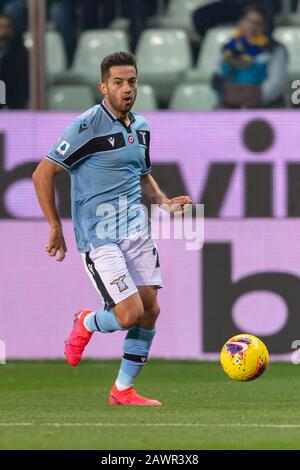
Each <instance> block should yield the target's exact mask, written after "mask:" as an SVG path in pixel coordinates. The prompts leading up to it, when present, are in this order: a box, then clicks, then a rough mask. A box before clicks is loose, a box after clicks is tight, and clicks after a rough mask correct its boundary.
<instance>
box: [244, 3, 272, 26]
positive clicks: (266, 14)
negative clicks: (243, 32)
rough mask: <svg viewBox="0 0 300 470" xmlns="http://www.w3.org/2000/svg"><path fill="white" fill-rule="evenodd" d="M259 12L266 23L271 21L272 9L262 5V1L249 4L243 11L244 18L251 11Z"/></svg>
mask: <svg viewBox="0 0 300 470" xmlns="http://www.w3.org/2000/svg"><path fill="white" fill-rule="evenodd" d="M253 12H254V13H258V14H259V15H260V16H261V17H262V19H263V21H264V23H265V24H268V22H269V21H270V10H269V9H268V8H267V7H266V6H265V5H261V4H260V3H253V4H252V5H247V6H246V7H245V8H244V10H243V13H242V18H245V16H247V15H248V14H249V13H253Z"/></svg>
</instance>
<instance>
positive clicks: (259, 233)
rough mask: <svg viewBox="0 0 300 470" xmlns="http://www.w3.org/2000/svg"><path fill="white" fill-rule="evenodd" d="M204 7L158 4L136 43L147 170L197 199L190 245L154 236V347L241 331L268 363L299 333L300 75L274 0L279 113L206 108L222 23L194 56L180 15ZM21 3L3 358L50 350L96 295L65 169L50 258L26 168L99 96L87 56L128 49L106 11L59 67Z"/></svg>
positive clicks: (208, 355) (110, 350) (8, 158)
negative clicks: (281, 65)
mask: <svg viewBox="0 0 300 470" xmlns="http://www.w3.org/2000/svg"><path fill="white" fill-rule="evenodd" d="M204 3H208V2H205V1H204V0H202V1H200V0H198V1H197V0H193V1H187V2H180V1H179V0H169V2H163V1H162V2H158V9H157V11H156V16H155V17H152V18H150V19H149V22H148V27H147V29H146V30H145V31H144V32H143V33H142V34H141V36H140V38H139V43H138V46H137V59H138V67H139V78H140V83H141V86H140V95H139V100H138V103H137V106H136V107H135V109H136V110H138V111H139V112H144V113H145V116H146V117H147V118H148V119H149V122H150V126H151V130H152V142H151V156H152V162H153V174H154V176H155V177H157V179H158V181H159V182H160V184H161V186H162V188H163V189H164V190H165V191H166V193H167V194H168V195H169V196H175V195H177V194H181V193H183V194H185V193H186V194H190V195H191V196H192V198H193V201H194V202H195V203H204V204H205V246H204V249H203V250H202V251H201V252H195V251H194V252H193V251H191V252H189V251H186V250H185V247H184V242H183V241H176V240H171V241H165V240H164V241H158V245H159V249H160V256H161V265H162V272H163V279H164V289H162V291H161V292H160V294H159V297H160V303H161V307H162V313H161V316H160V318H159V322H158V334H157V338H156V340H155V343H154V345H153V352H152V355H153V356H154V357H162V358H171V359H172V358H174V359H175V358H177V359H182V358H188V359H200V360H203V359H204V360H205V359H208V360H210V359H216V358H217V357H218V351H219V350H220V348H221V346H222V344H223V342H224V340H225V339H226V338H228V337H230V336H231V335H233V334H235V333H238V332H245V331H247V332H248V333H253V334H256V335H258V336H259V337H261V338H262V339H263V340H264V341H265V343H266V344H267V346H268V348H269V349H270V352H271V354H272V357H273V358H274V359H284V360H289V359H290V356H291V354H292V352H293V349H292V343H293V341H294V340H297V334H298V333H297V332H299V330H300V317H299V311H300V309H299V307H300V305H299V303H300V301H299V295H298V291H299V287H300V248H299V241H298V238H299V235H298V234H299V220H298V217H299V214H300V204H299V200H300V199H299V190H300V185H299V178H298V177H299V176H300V165H299V163H298V160H299V157H298V153H299V144H300V131H299V129H300V125H299V124H300V118H299V111H298V109H288V108H292V107H293V105H292V103H291V95H292V89H291V82H292V80H294V79H295V78H297V73H299V72H300V63H299V59H298V56H299V54H297V52H296V51H297V47H298V46H297V44H298V43H297V40H298V41H299V38H300V22H299V23H298V24H299V26H298V25H297V18H298V16H297V12H296V13H294V14H293V15H292V17H291V16H290V15H291V14H290V11H289V9H288V4H289V3H290V2H288V1H287V2H282V3H283V5H282V11H281V13H280V14H279V15H278V16H277V17H276V27H275V33H274V34H275V36H276V37H278V38H280V39H281V40H282V42H284V43H285V45H286V47H287V49H288V51H289V83H287V87H286V90H287V91H286V97H285V98H286V100H285V103H286V109H272V110H261V109H260V110H252V111H246V110H242V111H220V110H213V108H214V107H215V104H216V98H215V96H214V93H213V91H212V89H211V88H210V82H209V80H210V77H211V74H212V72H213V70H214V67H215V65H216V59H217V51H218V50H219V49H220V47H221V44H222V43H224V41H225V39H226V38H227V37H228V35H229V34H230V33H231V32H232V25H229V26H228V25H221V26H218V27H217V28H213V29H212V30H210V31H208V32H207V34H206V36H205V37H204V38H203V39H202V42H201V51H200V53H199V57H198V56H197V57H195V58H194V60H193V53H194V52H193V51H194V50H195V43H196V45H197V41H198V42H200V39H199V38H197V35H196V33H195V31H193V28H192V23H191V12H192V11H193V10H194V9H195V8H196V7H198V6H199V5H200V4H204ZM28 4H29V6H30V7H31V8H32V10H31V13H30V17H29V21H30V22H29V25H31V26H34V27H33V29H32V31H31V32H27V33H25V35H24V40H25V44H26V46H27V47H28V49H29V50H30V51H31V55H32V56H31V57H32V62H31V100H30V105H29V109H27V110H25V111H24V110H23V111H12V110H7V109H3V110H2V111H1V113H0V240H1V247H2V254H1V283H0V298H1V303H0V325H1V329H0V340H1V341H4V342H5V344H6V351H7V359H18V358H22V359H24V358H28V359H38V358H62V357H63V341H64V339H65V336H66V334H67V332H68V331H69V327H70V319H71V317H72V313H73V312H74V311H76V310H77V309H78V308H80V307H89V308H92V309H93V308H97V307H98V305H99V298H98V296H97V293H96V292H95V291H94V290H93V288H92V286H91V285H90V281H89V280H88V278H87V276H86V274H85V272H84V270H83V266H82V264H81V260H80V257H79V255H78V253H77V252H76V249H75V243H74V238H73V229H72V224H71V221H70V209H69V195H68V185H69V182H68V177H67V175H63V176H60V177H59V180H58V187H57V196H58V200H59V207H60V212H61V215H62V217H63V219H64V221H63V222H64V230H65V236H66V239H67V244H68V248H69V251H68V255H67V258H66V260H65V261H64V262H63V263H62V264H59V263H55V262H54V261H53V259H50V258H48V257H47V256H46V255H45V252H44V246H45V244H46V242H47V237H48V226H47V223H46V222H45V221H44V220H42V217H41V212H40V209H39V208H38V205H37V202H36V198H35V196H34V189H33V185H32V181H31V174H32V171H33V170H34V168H35V166H36V163H37V162H38V161H39V160H40V159H41V158H42V157H43V155H45V154H46V152H47V151H48V150H49V148H50V147H51V146H52V145H53V143H54V142H56V140H57V138H58V136H59V135H60V134H61V132H62V130H63V129H64V128H65V127H66V125H67V124H68V123H69V122H70V121H71V120H72V119H73V118H74V116H75V115H77V114H78V112H80V111H82V110H84V109H86V108H87V107H89V106H91V105H93V104H94V103H95V100H96V99H98V100H99V98H97V97H96V87H95V83H96V82H97V73H98V68H99V63H100V61H101V58H102V57H103V56H105V55H106V54H107V53H110V52H112V51H115V50H116V49H117V50H119V49H129V42H128V30H127V29H126V28H127V27H128V24H127V23H126V20H124V19H123V20H122V19H120V18H117V19H115V20H114V21H113V23H112V25H111V27H110V28H108V29H105V30H97V31H88V32H83V33H81V35H79V39H78V42H77V48H76V52H75V56H74V60H73V65H72V66H71V68H69V69H68V70H67V58H66V53H65V51H64V44H63V40H62V38H61V36H60V34H59V33H58V32H57V31H55V30H53V28H52V25H51V24H47V23H46V22H45V24H42V23H41V22H40V21H37V20H40V19H41V18H42V16H41V15H43V14H45V8H44V10H43V8H42V7H41V5H42V4H43V2H36V1H34V0H30V2H29V3H28ZM291 18H292V19H293V21H291ZM149 26H151V29H150V28H149ZM28 28H29V26H28ZM44 28H46V31H45V30H44ZM153 28H155V29H153ZM29 29H30V28H29ZM43 38H44V39H45V54H44V53H43V47H42V42H41V40H42V39H43ZM35 41H36V42H35ZM194 55H195V54H194ZM43 64H44V65H45V67H43ZM297 67H298V68H297ZM87 70H89V71H90V72H91V73H86V71H87ZM96 71H97V72H96ZM43 76H44V78H45V80H43V79H42V78H43ZM166 108H169V109H166ZM122 337H123V335H122V334H121V333H120V334H118V333H117V334H115V335H104V336H103V338H101V341H98V338H96V339H94V341H92V344H91V345H90V346H89V348H88V350H87V355H86V356H87V357H92V358H114V357H119V356H120V352H121V347H122Z"/></svg>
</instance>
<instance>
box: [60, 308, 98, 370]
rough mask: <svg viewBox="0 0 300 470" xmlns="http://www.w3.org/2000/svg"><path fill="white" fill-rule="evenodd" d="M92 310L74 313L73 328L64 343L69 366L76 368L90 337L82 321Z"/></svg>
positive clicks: (90, 334)
mask: <svg viewBox="0 0 300 470" xmlns="http://www.w3.org/2000/svg"><path fill="white" fill-rule="evenodd" d="M90 313H92V310H79V312H77V313H75V320H74V327H73V330H72V331H71V333H70V336H69V338H68V339H67V340H66V341H65V356H66V359H67V361H68V363H69V364H70V365H71V366H74V367H75V366H77V365H78V364H79V362H80V361H81V356H82V353H83V351H84V348H85V347H86V345H87V344H88V342H89V340H90V339H91V337H92V334H93V333H91V332H90V331H88V330H87V329H86V327H85V326H84V324H83V320H84V319H85V317H86V316H87V315H89V314H90Z"/></svg>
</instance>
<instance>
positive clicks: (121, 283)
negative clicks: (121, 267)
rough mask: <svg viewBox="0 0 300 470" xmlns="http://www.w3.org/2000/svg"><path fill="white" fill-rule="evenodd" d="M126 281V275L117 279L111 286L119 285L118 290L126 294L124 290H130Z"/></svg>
mask: <svg viewBox="0 0 300 470" xmlns="http://www.w3.org/2000/svg"><path fill="white" fill-rule="evenodd" d="M124 279H125V274H124V275H123V276H120V277H118V279H115V280H114V281H113V282H111V283H110V284H111V285H117V286H118V289H119V291H120V292H124V290H126V289H128V286H127V284H126V282H124Z"/></svg>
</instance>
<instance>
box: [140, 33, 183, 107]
mask: <svg viewBox="0 0 300 470" xmlns="http://www.w3.org/2000/svg"><path fill="white" fill-rule="evenodd" d="M136 56H137V62H138V67H139V79H140V80H141V81H142V82H144V83H148V84H150V85H152V86H153V87H154V91H155V94H156V97H157V99H158V100H159V102H160V103H164V104H165V103H166V102H168V100H169V99H170V97H171V95H172V92H173V90H174V88H175V86H176V85H177V83H178V82H179V81H180V80H181V79H182V77H183V75H184V73H185V71H186V70H188V69H189V68H190V67H191V63H192V58H191V50H190V45H189V41H188V37H187V34H186V33H185V32H184V31H182V30H177V29H174V30H168V29H148V30H145V31H144V32H143V33H142V35H141V38H140V41H139V44H138V47H137V51H136Z"/></svg>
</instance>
